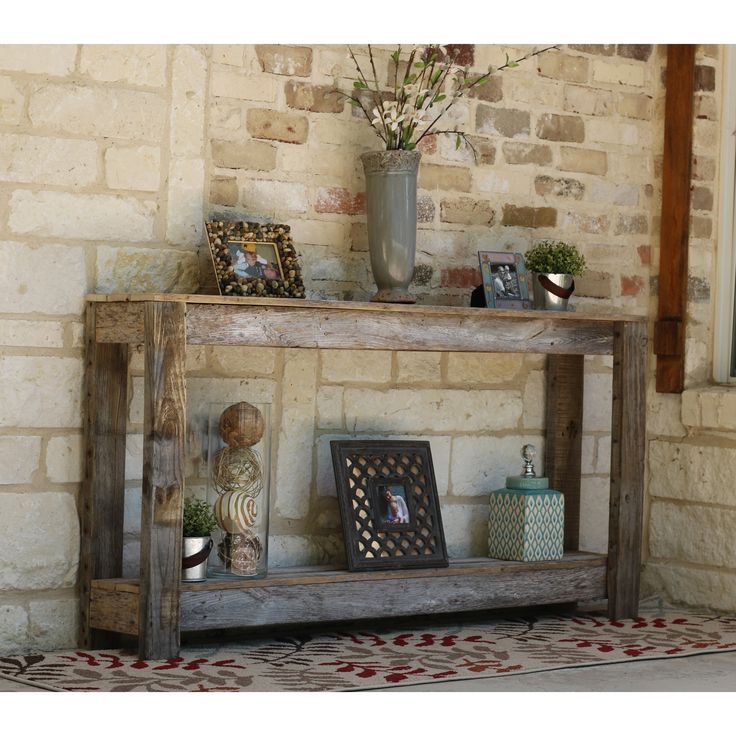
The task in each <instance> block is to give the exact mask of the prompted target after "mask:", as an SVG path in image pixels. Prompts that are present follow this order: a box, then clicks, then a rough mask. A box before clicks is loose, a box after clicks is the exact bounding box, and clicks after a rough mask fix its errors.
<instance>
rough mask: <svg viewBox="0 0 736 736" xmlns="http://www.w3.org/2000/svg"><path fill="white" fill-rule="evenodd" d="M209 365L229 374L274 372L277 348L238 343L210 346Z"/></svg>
mask: <svg viewBox="0 0 736 736" xmlns="http://www.w3.org/2000/svg"><path fill="white" fill-rule="evenodd" d="M207 349H208V351H209V367H210V369H211V370H212V371H214V372H215V373H218V374H224V375H227V376H251V375H266V376H270V375H272V374H273V372H274V370H275V367H276V356H277V354H278V350H277V349H276V348H251V347H242V346H238V345H228V346H226V347H209V348H207Z"/></svg>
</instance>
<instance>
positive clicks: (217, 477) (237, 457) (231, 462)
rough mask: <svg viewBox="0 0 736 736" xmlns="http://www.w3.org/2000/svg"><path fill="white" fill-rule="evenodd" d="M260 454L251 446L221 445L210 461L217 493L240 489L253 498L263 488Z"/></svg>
mask: <svg viewBox="0 0 736 736" xmlns="http://www.w3.org/2000/svg"><path fill="white" fill-rule="evenodd" d="M262 468H263V466H262V463H261V456H260V455H259V454H258V452H257V451H256V450H254V449H253V448H251V447H223V448H222V449H221V450H218V451H217V453H216V454H215V457H214V458H213V461H212V480H213V481H214V483H215V487H216V490H217V492H218V493H220V494H221V493H227V492H228V491H241V492H242V493H245V494H246V495H247V496H253V497H254V498H255V497H256V496H257V495H258V494H259V493H260V492H261V490H262V489H263V470H262Z"/></svg>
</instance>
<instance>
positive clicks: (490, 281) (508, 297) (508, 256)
mask: <svg viewBox="0 0 736 736" xmlns="http://www.w3.org/2000/svg"><path fill="white" fill-rule="evenodd" d="M478 260H479V261H480V272H481V275H482V277H483V292H484V296H485V302H486V306H487V307H490V308H495V309H531V308H532V300H531V299H530V298H529V282H528V280H527V270H526V266H525V265H524V256H523V255H522V254H521V253H507V252H495V251H479V252H478Z"/></svg>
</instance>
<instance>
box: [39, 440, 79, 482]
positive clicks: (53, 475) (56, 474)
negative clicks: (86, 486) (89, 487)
mask: <svg viewBox="0 0 736 736" xmlns="http://www.w3.org/2000/svg"><path fill="white" fill-rule="evenodd" d="M83 461H84V452H83V451H82V437H81V436H80V435H78V434H74V435H65V436H63V437H52V438H51V439H50V440H49V444H48V447H47V448H46V476H47V477H48V479H49V480H50V481H51V482H52V483H81V481H82V479H83V478H84V465H83Z"/></svg>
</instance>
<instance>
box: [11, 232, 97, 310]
mask: <svg viewBox="0 0 736 736" xmlns="http://www.w3.org/2000/svg"><path fill="white" fill-rule="evenodd" d="M0 247H1V248H2V254H3V261H4V268H3V269H1V270H0V310H1V311H3V312H6V313H8V312H9V313H16V314H17V313H19V312H41V313H44V314H59V315H61V314H80V313H81V312H82V309H83V308H84V297H85V294H86V293H87V291H88V285H87V266H86V259H85V253H84V248H81V247H78V246H65V245H40V246H38V247H32V246H30V245H27V244H25V243H14V242H4V243H1V244H0Z"/></svg>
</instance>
